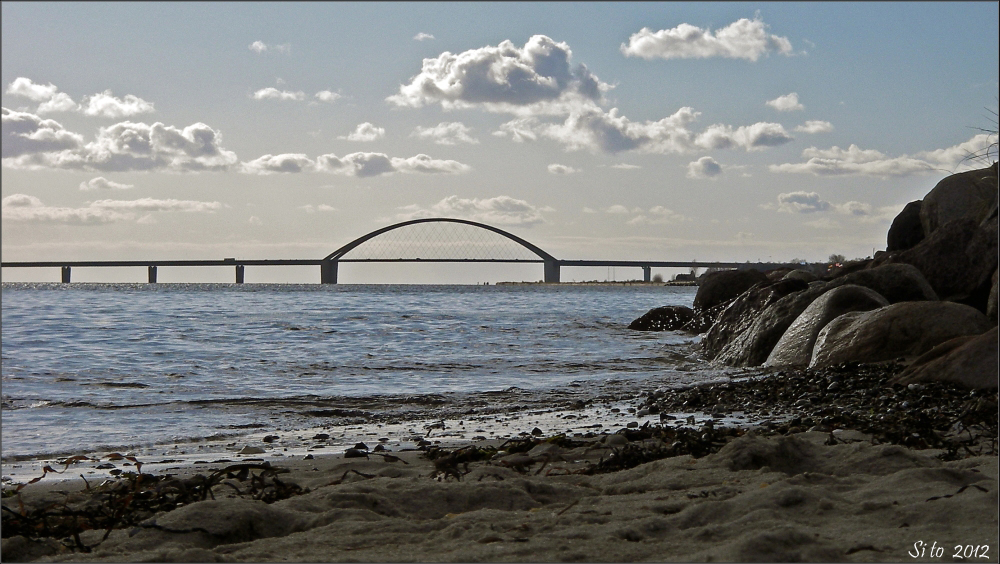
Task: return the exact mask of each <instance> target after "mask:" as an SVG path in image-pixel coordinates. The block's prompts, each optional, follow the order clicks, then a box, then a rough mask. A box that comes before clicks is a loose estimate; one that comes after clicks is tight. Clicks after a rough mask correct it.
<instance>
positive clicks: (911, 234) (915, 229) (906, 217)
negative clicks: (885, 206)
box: [885, 200, 924, 252]
mask: <svg viewBox="0 0 1000 564" xmlns="http://www.w3.org/2000/svg"><path fill="white" fill-rule="evenodd" d="M921 204H923V200H917V201H915V202H910V203H908V204H906V206H905V207H904V208H903V211H901V212H899V215H897V216H896V219H893V220H892V225H891V226H889V233H888V234H887V235H886V247H885V250H886V251H888V252H892V251H905V250H906V249H911V248H913V247H915V246H916V245H917V243H919V242H921V241H923V240H924V228H923V225H921V223H920V208H921V207H922V206H921Z"/></svg>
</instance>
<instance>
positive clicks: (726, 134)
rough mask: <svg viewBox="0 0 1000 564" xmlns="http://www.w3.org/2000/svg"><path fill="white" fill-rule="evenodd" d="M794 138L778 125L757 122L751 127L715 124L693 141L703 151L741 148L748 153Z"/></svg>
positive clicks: (781, 143)
mask: <svg viewBox="0 0 1000 564" xmlns="http://www.w3.org/2000/svg"><path fill="white" fill-rule="evenodd" d="M793 139H794V138H793V137H792V136H791V135H789V134H788V132H787V131H785V128H784V127H783V126H782V125H781V124H780V123H769V122H763V121H762V122H758V123H755V124H753V125H741V126H740V127H738V128H736V129H733V128H732V126H729V125H723V124H721V123H717V124H715V125H711V126H709V127H708V128H707V129H705V131H704V132H702V133H701V134H700V135H698V137H697V139H695V145H697V146H699V147H702V148H704V149H729V148H732V147H743V148H744V149H746V150H748V151H753V150H758V149H762V148H765V147H777V146H779V145H784V144H785V143H788V142H789V141H792V140H793Z"/></svg>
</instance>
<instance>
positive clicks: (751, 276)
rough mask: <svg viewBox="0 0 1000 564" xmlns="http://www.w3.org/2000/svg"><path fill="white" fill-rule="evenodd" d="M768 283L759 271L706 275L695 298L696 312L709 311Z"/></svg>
mask: <svg viewBox="0 0 1000 564" xmlns="http://www.w3.org/2000/svg"><path fill="white" fill-rule="evenodd" d="M765 281H767V276H766V275H765V274H764V273H762V272H760V271H758V270H753V269H751V270H723V271H720V272H713V273H711V274H706V275H705V276H704V277H703V278H702V280H701V283H700V284H699V285H698V293H697V294H695V297H694V308H695V309H696V310H701V309H708V308H710V307H712V306H715V305H718V304H721V303H723V302H727V301H729V300H731V299H733V298H735V297H737V296H739V295H740V294H742V293H743V292H745V291H747V290H749V289H750V287H751V286H753V285H754V284H758V283H760V282H765Z"/></svg>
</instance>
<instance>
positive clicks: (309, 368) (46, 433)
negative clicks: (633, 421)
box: [0, 283, 728, 462]
mask: <svg viewBox="0 0 1000 564" xmlns="http://www.w3.org/2000/svg"><path fill="white" fill-rule="evenodd" d="M695 291H696V288H694V287H681V286H668V285H661V284H621V283H619V284H607V285H600V284H560V285H545V284H501V285H480V286H471V285H349V284H337V285H320V284H309V285H295V284H97V283H74V284H49V283H38V284H36V283H4V284H3V285H2V316H3V319H2V378H3V379H2V443H0V444H2V455H3V458H4V460H5V462H8V461H10V460H25V459H43V458H46V457H55V456H68V455H76V454H86V453H89V452H98V451H112V450H120V451H122V452H124V451H127V450H130V449H131V450H134V449H137V448H144V447H146V448H148V447H151V446H155V445H172V446H173V447H175V448H176V447H177V445H179V444H180V445H183V444H188V443H197V442H199V441H205V440H210V439H220V438H227V437H239V436H241V435H242V434H247V433H253V432H262V431H268V430H271V429H275V430H277V429H281V430H284V431H286V432H287V431H288V430H294V429H307V428H312V427H317V426H320V425H329V424H330V423H331V421H333V422H337V421H339V422H342V423H344V424H347V423H351V422H357V421H359V420H364V419H371V420H376V419H379V418H380V417H382V418H383V420H384V419H385V417H389V416H393V417H396V419H402V420H405V419H407V418H417V417H424V418H433V417H436V416H437V414H438V413H443V412H446V411H448V410H449V409H451V410H453V411H454V410H458V412H463V413H473V412H475V409H479V410H481V411H487V410H489V408H490V407H491V405H493V404H494V403H496V402H499V401H500V400H501V399H502V396H503V394H505V393H506V394H507V396H509V395H510V394H512V393H514V392H516V393H517V398H518V401H519V402H520V403H519V404H518V403H516V402H511V401H509V400H506V401H507V404H508V405H510V406H511V407H512V408H516V407H517V406H518V405H521V406H522V407H523V406H529V405H535V406H537V405H538V404H539V401H538V400H545V398H550V397H557V396H558V397H570V395H572V397H585V396H586V394H588V393H598V392H599V391H600V390H607V389H609V388H608V387H609V386H612V387H613V388H614V389H615V390H618V391H620V392H621V391H624V392H622V393H625V394H630V393H633V392H636V391H640V390H643V389H647V390H648V389H654V388H660V387H664V386H667V387H669V386H679V387H684V386H687V385H691V384H697V383H700V382H707V381H714V380H719V379H724V378H727V377H728V376H727V374H725V373H723V372H722V371H720V370H719V369H717V368H713V367H711V366H710V365H709V364H708V363H706V362H704V361H703V360H702V359H701V358H700V357H699V355H698V352H697V347H696V345H697V342H698V339H699V337H697V336H694V335H690V334H686V333H681V332H672V331H666V332H639V331H633V330H630V329H628V324H629V322H631V321H632V320H633V319H635V318H636V317H639V316H640V315H642V314H643V313H645V312H646V311H648V310H649V309H651V308H654V307H658V306H667V305H682V306H691V304H692V301H693V299H694V294H695ZM562 392H566V394H563V395H560V394H561V393H562ZM553 394H554V395H553ZM503 397H506V396H503ZM532 398H534V400H536V401H532ZM470 406H473V408H470Z"/></svg>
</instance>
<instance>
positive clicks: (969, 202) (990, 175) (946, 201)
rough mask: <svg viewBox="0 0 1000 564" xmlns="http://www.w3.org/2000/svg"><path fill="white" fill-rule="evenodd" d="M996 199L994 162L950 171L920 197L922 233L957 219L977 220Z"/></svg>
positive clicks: (991, 209)
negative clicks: (988, 165) (986, 165)
mask: <svg viewBox="0 0 1000 564" xmlns="http://www.w3.org/2000/svg"><path fill="white" fill-rule="evenodd" d="M996 201H997V163H993V166H990V167H987V168H981V169H978V170H970V171H968V172H963V173H960V174H953V175H951V176H949V177H947V178H945V179H943V180H941V182H938V183H937V186H935V187H934V189H933V190H931V191H930V192H928V193H927V195H926V196H924V200H923V205H922V206H921V208H920V223H921V226H922V228H923V232H924V234H925V235H926V236H928V237H929V236H930V235H932V234H933V233H934V232H935V231H937V230H938V229H940V228H941V227H943V226H945V225H947V224H948V223H950V222H952V221H955V220H957V219H969V220H972V221H974V222H975V223H980V222H981V221H983V219H985V218H986V217H987V216H988V215H989V213H990V212H991V211H993V208H994V207H995V206H996Z"/></svg>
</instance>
